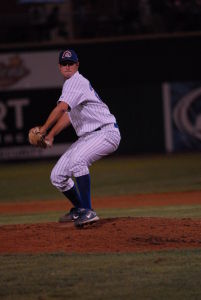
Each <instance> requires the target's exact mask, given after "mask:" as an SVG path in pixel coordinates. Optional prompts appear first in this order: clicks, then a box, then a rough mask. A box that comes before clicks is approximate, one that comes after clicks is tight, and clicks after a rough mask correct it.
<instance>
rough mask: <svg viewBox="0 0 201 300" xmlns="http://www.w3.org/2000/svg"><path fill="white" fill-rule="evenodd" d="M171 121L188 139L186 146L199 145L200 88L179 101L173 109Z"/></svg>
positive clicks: (200, 125)
mask: <svg viewBox="0 0 201 300" xmlns="http://www.w3.org/2000/svg"><path fill="white" fill-rule="evenodd" d="M173 119H174V122H175V125H176V127H177V129H178V130H179V131H180V132H181V133H182V134H184V135H186V136H188V138H190V140H188V144H189V142H190V143H191V145H192V143H193V144H195V143H196V144H201V87H200V88H197V89H195V90H193V91H191V92H190V93H188V94H187V95H185V96H184V97H182V98H181V99H180V101H179V102H178V103H177V104H176V106H175V107H174V110H173Z"/></svg>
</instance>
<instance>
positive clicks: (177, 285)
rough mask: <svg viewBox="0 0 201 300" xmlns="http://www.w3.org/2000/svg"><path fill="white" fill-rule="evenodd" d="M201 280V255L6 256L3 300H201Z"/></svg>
mask: <svg viewBox="0 0 201 300" xmlns="http://www.w3.org/2000/svg"><path fill="white" fill-rule="evenodd" d="M200 278H201V253H200V250H182V251H159V252H147V253H130V254H126V253H123V254H107V255H104V254H85V255H78V254H71V255H69V254H62V253H57V254H46V255H44V254H43V255H42V254H41V255H5V256H0V299H2V300H11V299H12V300H16V299H17V300H28V299H29V300H52V299H57V300H59V299H61V300H63V299H73V300H76V299H79V300H80V299H83V300H85V299H88V300H90V299H91V300H92V299H93V300H94V299H96V300H99V299H100V300H103V299H104V300H111V299H117V300H122V299H127V300H133V299H135V300H145V299H146V300H152V299H153V300H161V299H164V300H166V299H171V300H189V299H191V300H195V299H197V300H198V299H201V285H200Z"/></svg>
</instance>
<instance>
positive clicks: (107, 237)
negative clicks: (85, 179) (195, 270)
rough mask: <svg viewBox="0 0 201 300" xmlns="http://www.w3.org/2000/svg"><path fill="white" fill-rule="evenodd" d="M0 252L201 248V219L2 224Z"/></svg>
mask: <svg viewBox="0 0 201 300" xmlns="http://www.w3.org/2000/svg"><path fill="white" fill-rule="evenodd" d="M0 245H1V246H0V253H1V254H4V253H5V254H6V253H49V252H68V253H73V252H74V253H97V252H98V253H101V252H102V253H103V252H135V251H150V250H160V249H176V248H183V249H184V248H201V220H192V219H166V218H112V219H102V220H100V221H99V222H97V223H96V224H93V225H91V226H88V227H85V228H84V229H76V228H75V227H74V225H73V224H72V223H70V224H66V225H61V224H59V223H40V224H31V225H30V224H24V225H6V226H1V227H0Z"/></svg>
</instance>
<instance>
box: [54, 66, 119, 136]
mask: <svg viewBox="0 0 201 300" xmlns="http://www.w3.org/2000/svg"><path fill="white" fill-rule="evenodd" d="M58 101H63V102H66V103H67V104H68V105H69V107H70V111H69V112H68V114H69V117H70V121H71V124H72V126H73V127H74V129H75V131H76V134H77V135H78V136H82V135H83V134H85V133H88V132H92V131H94V130H95V129H96V128H98V127H101V126H103V125H106V124H111V123H116V119H115V117H114V116H113V115H112V114H111V113H110V111H109V108H108V106H107V105H106V104H105V103H104V102H103V101H102V100H101V99H100V98H99V96H98V95H97V93H96V92H95V90H94V89H93V88H92V86H91V84H90V82H89V81H88V80H87V79H86V78H85V77H84V76H82V75H81V74H80V73H79V72H78V71H77V72H76V73H75V74H74V75H73V76H72V77H71V78H69V79H67V80H66V81H65V82H64V85H63V89H62V94H61V96H60V98H59V100H58Z"/></svg>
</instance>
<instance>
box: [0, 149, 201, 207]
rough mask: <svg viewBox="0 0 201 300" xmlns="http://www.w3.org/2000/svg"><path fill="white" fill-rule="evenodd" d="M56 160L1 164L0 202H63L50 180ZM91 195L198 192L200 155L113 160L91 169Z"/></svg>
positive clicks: (200, 173)
mask: <svg viewBox="0 0 201 300" xmlns="http://www.w3.org/2000/svg"><path fill="white" fill-rule="evenodd" d="M55 162H56V161H51V162H47V161H35V162H26V163H15V164H1V165H0V170H1V171H0V191H1V193H0V202H14V201H15V202H16V201H19V202H20V201H33V200H50V199H59V198H60V199H64V196H63V195H62V194H61V193H59V192H58V191H57V190H56V188H54V187H53V186H52V185H51V183H50V180H49V177H50V172H51V169H52V168H53V166H54V164H55ZM90 171H91V182H92V194H93V195H94V196H105V195H107V196H109V195H128V194H141V193H161V192H174V191H191V190H200V189H201V159H200V154H195V153H194V154H182V155H161V156H151V157H150V156H149V157H143V156H141V157H140V156H138V157H114V158H106V159H102V160H100V161H97V162H96V163H95V164H94V165H93V166H92V167H91V169H90Z"/></svg>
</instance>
